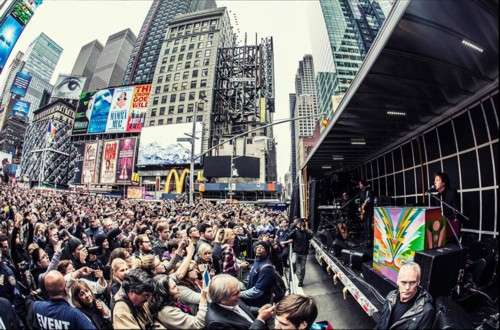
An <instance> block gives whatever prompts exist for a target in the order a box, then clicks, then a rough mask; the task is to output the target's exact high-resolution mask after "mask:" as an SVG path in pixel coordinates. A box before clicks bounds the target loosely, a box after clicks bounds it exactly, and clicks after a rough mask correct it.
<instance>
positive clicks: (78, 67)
mask: <svg viewBox="0 0 500 330" xmlns="http://www.w3.org/2000/svg"><path fill="white" fill-rule="evenodd" d="M103 49H104V47H103V45H102V44H101V43H100V42H99V41H98V40H94V41H91V42H89V43H88V44H86V45H84V46H83V47H82V49H80V53H79V54H78V57H77V58H76V61H75V64H74V65H73V70H71V74H72V75H74V76H82V77H85V78H87V80H86V81H85V85H84V87H83V90H84V91H87V90H88V87H89V85H90V82H91V81H92V77H93V76H94V72H95V69H96V67H97V61H98V60H99V57H100V56H101V54H102V51H103Z"/></svg>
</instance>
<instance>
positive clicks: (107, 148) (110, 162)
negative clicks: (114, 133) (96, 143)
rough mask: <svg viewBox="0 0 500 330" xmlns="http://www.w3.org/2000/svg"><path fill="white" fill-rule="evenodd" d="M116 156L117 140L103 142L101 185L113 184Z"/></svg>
mask: <svg viewBox="0 0 500 330" xmlns="http://www.w3.org/2000/svg"><path fill="white" fill-rule="evenodd" d="M117 156H118V140H112V141H106V142H104V147H103V150H102V161H101V180H100V182H101V183H108V184H113V183H115V176H116V159H117Z"/></svg>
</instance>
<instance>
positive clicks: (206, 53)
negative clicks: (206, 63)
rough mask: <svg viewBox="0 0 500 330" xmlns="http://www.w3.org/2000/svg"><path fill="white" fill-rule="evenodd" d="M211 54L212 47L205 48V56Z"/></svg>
mask: <svg viewBox="0 0 500 330" xmlns="http://www.w3.org/2000/svg"><path fill="white" fill-rule="evenodd" d="M209 56H210V49H207V50H205V57H209Z"/></svg>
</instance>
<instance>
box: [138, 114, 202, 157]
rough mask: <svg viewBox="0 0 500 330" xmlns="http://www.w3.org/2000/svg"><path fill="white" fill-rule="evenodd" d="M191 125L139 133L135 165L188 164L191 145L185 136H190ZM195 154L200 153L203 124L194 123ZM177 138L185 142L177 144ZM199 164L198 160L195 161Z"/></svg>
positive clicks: (145, 130)
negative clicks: (196, 138)
mask: <svg viewBox="0 0 500 330" xmlns="http://www.w3.org/2000/svg"><path fill="white" fill-rule="evenodd" d="M192 129H193V123H184V124H175V125H162V126H151V127H145V128H144V129H143V130H142V133H141V142H140V144H139V157H138V161H137V165H139V166H147V165H181V164H189V163H190V159H191V143H190V142H189V139H186V134H189V135H191V133H192ZM195 130H196V136H197V137H198V138H199V139H198V140H196V142H195V154H200V153H201V136H202V130H203V124H202V123H201V122H197V123H196V127H195ZM178 138H184V139H186V141H184V142H178V141H177V139H178ZM197 162H198V163H199V162H200V159H198V160H197Z"/></svg>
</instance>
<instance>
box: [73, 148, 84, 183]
mask: <svg viewBox="0 0 500 330" xmlns="http://www.w3.org/2000/svg"><path fill="white" fill-rule="evenodd" d="M84 153H85V144H84V143H80V144H77V145H76V156H75V172H74V174H73V183H74V184H80V183H81V182H82V168H83V158H84Z"/></svg>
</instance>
